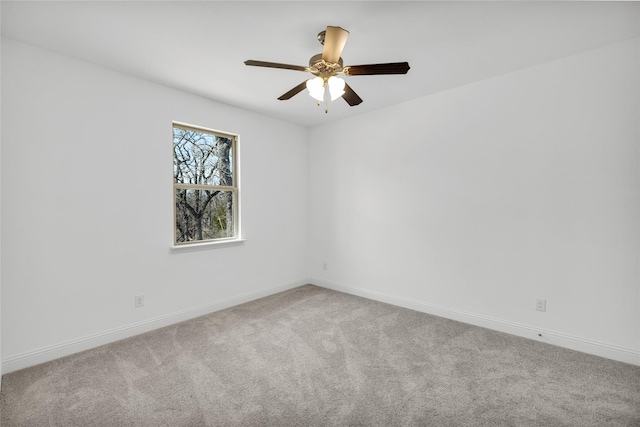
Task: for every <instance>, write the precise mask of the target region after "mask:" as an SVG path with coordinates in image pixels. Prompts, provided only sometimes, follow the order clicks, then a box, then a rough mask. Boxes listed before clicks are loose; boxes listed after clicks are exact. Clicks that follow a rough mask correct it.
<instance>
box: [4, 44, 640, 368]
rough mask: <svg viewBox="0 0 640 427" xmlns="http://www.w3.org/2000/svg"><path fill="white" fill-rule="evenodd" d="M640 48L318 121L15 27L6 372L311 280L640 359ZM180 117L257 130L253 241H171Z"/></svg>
mask: <svg viewBox="0 0 640 427" xmlns="http://www.w3.org/2000/svg"><path fill="white" fill-rule="evenodd" d="M639 45H640V42H639V41H638V39H636V40H632V41H628V42H623V43H619V44H616V45H612V46H609V47H605V48H602V49H599V50H595V51H591V52H587V53H585V54H581V55H576V56H572V57H569V58H565V59H563V60H559V61H554V62H551V63H547V64H543V65H540V66H537V67H534V68H530V69H526V70H522V71H519V72H516V73H511V74H508V75H504V76H500V77H496V78H493V79H490V80H486V81H483V82H479V83H476V84H472V85H469V86H465V87H462V88H458V89H455V90H451V91H447V92H444V93H440V94H437V95H434V96H430V97H425V98H422V99H418V100H416V101H413V102H409V103H405V104H402V105H399V106H395V107H390V108H388V109H385V110H383V111H377V112H373V113H369V114H363V115H361V116H357V117H355V118H352V119H349V120H344V121H341V122H337V123H334V124H331V125H327V126H323V127H318V128H314V129H312V130H311V131H310V132H309V131H308V130H307V129H304V128H301V127H297V126H294V125H291V124H287V123H284V122H281V121H277V120H274V119H271V118H266V117H263V116H260V115H257V114H252V113H249V112H247V111H243V110H239V109H235V108H232V107H229V106H225V105H222V104H218V103H215V102H212V101H208V100H205V99H203V98H199V97H197V96H192V95H189V94H186V93H183V92H180V91H177V90H173V89H170V88H166V87H162V86H158V85H155V84H152V83H149V82H146V81H143V80H139V79H135V78H132V77H127V76H125V75H122V74H119V73H116V72H112V71H109V70H106V69H104V68H100V67H97V66H93V65H90V64H87V63H84V62H80V61H75V60H72V59H70V58H67V57H64V56H61V55H57V54H54V53H51V52H48V51H44V50H40V49H37V48H33V47H30V46H27V45H24V44H21V43H17V42H14V41H10V40H6V39H3V40H2V74H1V79H2V106H1V108H2V117H1V119H2V124H3V126H2V129H1V136H2V147H1V148H2V156H1V160H0V161H1V165H0V167H1V173H2V174H1V185H2V204H1V217H2V229H1V232H2V252H1V256H2V271H1V281H2V302H1V304H2V306H1V310H2V311H1V315H2V360H3V361H4V364H3V370H4V371H5V372H7V371H11V370H14V369H19V368H21V367H24V366H28V365H30V364H33V363H38V362H41V361H44V360H49V359H51V358H54V357H58V356H60V355H63V354H68V353H71V352H73V351H78V350H81V349H83V348H89V347H91V346H94V345H97V344H101V343H103V342H108V341H111V340H115V339H118V338H121V337H123V336H128V335H131V334H134V333H137V332H141V331H143V330H145V329H151V328H153V327H157V326H159V325H162V324H168V323H171V322H173V321H176V320H180V319H182V318H186V317H189V316H194V315H197V314H201V313H204V312H207V311H212V310H214V309H217V308H221V307H224V306H228V305H231V304H235V303H239V302H242V301H243V300H247V299H251V298H255V297H258V296H262V295H266V294H268V293H272V292H275V291H277V290H281V289H286V288H288V287H292V286H296V285H299V284H302V283H304V282H305V281H306V280H305V278H307V277H310V276H311V277H313V278H314V279H313V281H314V282H315V283H317V284H321V285H325V286H329V287H334V288H337V289H341V290H344V291H348V292H353V293H358V294H361V295H364V296H368V297H372V298H377V299H381V300H385V301H389V302H393V303H396V304H400V305H405V306H410V307H412V308H416V309H421V310H424V311H429V312H434V313H437V314H441V315H445V316H449V317H453V318H458V319H461V320H465V321H469V322H472V323H476V324H481V325H484V326H489V327H493V328H495V329H500V330H506V331H509V332H512V333H517V334H520V335H525V336H530V337H532V338H536V339H537V333H538V332H543V337H542V339H543V340H547V341H549V342H552V343H556V344H560V345H565V346H568V347H572V348H577V349H580V350H583V351H588V352H591V353H595V354H600V355H604V356H607V357H612V358H615V359H618V360H625V361H629V362H632V363H638V364H640V356H639V355H640V342H639V341H640V286H639V284H638V283H639V280H638V279H639V275H640V260H639V258H638V256H639V252H640V251H639V243H638V241H639V239H640V227H639V223H640V208H639V205H640V203H639V200H638V198H639V189H640V174H639V164H638V163H639V162H638V158H639V144H638V141H639V139H640V130H639V126H638V115H639V113H640V107H639V105H638V104H639V101H638V98H639V94H640V87H639V86H640V85H639V84H638V83H639V79H638V76H639V75H640V67H639V65H638V63H639V59H638V56H639V54H638V52H639ZM410 72H415V70H411V71H410ZM172 120H177V121H183V122H188V123H193V124H196V125H202V126H206V127H211V128H216V129H220V130H226V131H229V132H236V133H239V134H240V135H241V151H242V152H241V154H242V208H243V234H244V236H245V237H246V238H247V239H248V240H247V242H246V243H245V244H243V245H238V246H232V247H226V248H218V249H209V250H197V251H188V252H180V253H175V252H171V251H170V250H169V246H170V243H171V239H172V228H171V225H172V218H171V215H172V214H171V209H172V206H171V203H172V202H171V151H170V147H171V145H170V144H171V140H170V139H169V138H170V136H169V135H170V132H171V121H172ZM307 142H309V144H307ZM308 170H310V172H308ZM276 185H277V188H276V187H275V186H276ZM279 206H280V207H279ZM309 230H311V236H310V242H311V247H312V250H311V253H310V254H309V253H308V251H307V246H308V243H309V234H308V232H309ZM308 260H310V264H309V263H308V262H307V261H308ZM325 261H326V262H327V263H328V270H323V269H322V263H323V262H325ZM203 270H206V271H204V272H203ZM206 272H209V273H210V274H203V273H206ZM310 273H311V274H310ZM136 294H144V295H145V307H143V308H139V309H135V308H134V307H133V295H136ZM537 297H543V298H547V305H548V310H547V312H546V313H541V312H536V311H535V310H533V305H534V301H535V298H537Z"/></svg>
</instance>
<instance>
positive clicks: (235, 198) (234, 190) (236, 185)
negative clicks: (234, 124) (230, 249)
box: [171, 121, 244, 249]
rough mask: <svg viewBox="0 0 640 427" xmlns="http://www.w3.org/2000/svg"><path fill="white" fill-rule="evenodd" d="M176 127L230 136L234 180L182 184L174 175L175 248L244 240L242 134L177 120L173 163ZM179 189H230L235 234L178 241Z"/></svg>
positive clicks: (172, 155) (222, 244) (218, 244)
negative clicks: (223, 182) (241, 179)
mask: <svg viewBox="0 0 640 427" xmlns="http://www.w3.org/2000/svg"><path fill="white" fill-rule="evenodd" d="M175 128H180V129H184V130H190V131H195V132H202V133H209V134H214V135H216V136H221V137H224V138H229V139H231V141H232V148H231V149H232V154H231V158H232V164H231V170H232V177H233V178H232V181H233V185H231V186H223V185H199V184H182V183H176V182H175V180H174V178H173V176H172V179H171V180H172V182H173V186H172V192H173V197H172V200H173V216H172V218H173V223H172V225H173V233H172V234H173V244H172V248H173V249H183V248H193V249H196V248H201V247H209V246H228V245H234V244H237V243H239V242H244V239H242V237H241V224H240V135H238V134H234V133H230V132H225V131H220V130H216V129H210V128H206V127H202V126H196V125H191V124H188V123H183V122H177V121H174V122H172V124H171V133H172V143H171V149H172V150H171V159H172V163H174V145H173V131H174V129H175ZM178 189H193V190H219V191H228V192H230V193H231V194H232V204H233V236H232V237H224V238H217V239H207V240H194V241H190V242H178V241H177V240H178V233H177V227H176V222H177V216H176V215H177V208H176V190H178Z"/></svg>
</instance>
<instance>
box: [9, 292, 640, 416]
mask: <svg viewBox="0 0 640 427" xmlns="http://www.w3.org/2000/svg"><path fill="white" fill-rule="evenodd" d="M1 398H2V426H3V427H10V426H65V427H70V426H83V427H90V426H154V427H155V426H172V427H178V426H236V425H238V426H239V425H242V426H257V425H260V426H561V425H569V426H605V425H606V426H640V367H637V366H632V365H628V364H624V363H619V362H614V361H611V360H607V359H602V358H599V357H595V356H589V355H586V354H582V353H578V352H574V351H571V350H566V349H561V348H558V347H554V346H550V345H547V344H544V343H540V342H536V341H532V340H527V339H524V338H519V337H514V336H510V335H507V334H503V333H499V332H494V331H490V330H487V329H483V328H479V327H475V326H470V325H467V324H463V323H459V322H455V321H451V320H446V319H443V318H439V317H435V316H431V315H427V314H424V313H418V312H415V311H411V310H407V309H403V308H398V307H394V306H391V305H387V304H383V303H379V302H375V301H370V300H366V299H363V298H358V297H354V296H351V295H346V294H342V293H339V292H334V291H331V290H327V289H322V288H319V287H315V286H311V285H307V286H303V287H300V288H296V289H292V290H290V291H286V292H283V293H280V294H277V295H273V296H270V297H267V298H262V299H260V300H256V301H253V302H250V303H247V304H243V305H240V306H236V307H233V308H230V309H227V310H223V311H219V312H216V313H212V314H209V315H207V316H203V317H199V318H197V319H194V320H191V321H187V322H183V323H180V324H177V325H173V326H170V327H167V328H163V329H159V330H157V331H153V332H150V333H147V334H144V335H140V336H137V337H133V338H130V339H126V340H123V341H120V342H117V343H113V344H109V345H106V346H103V347H99V348H96V349H93V350H89V351H86V352H83V353H79V354H75V355H72V356H69V357H65V358H62V359H59V360H55V361H52V362H49V363H46V364H43V365H39V366H35V367H32V368H29V369H25V370H22V371H18V372H14V373H11V374H8V375H5V376H4V379H3V387H2V395H1Z"/></svg>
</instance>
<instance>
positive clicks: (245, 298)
mask: <svg viewBox="0 0 640 427" xmlns="http://www.w3.org/2000/svg"><path fill="white" fill-rule="evenodd" d="M308 283H309V279H299V280H296V281H293V282H290V283H286V284H281V285H277V286H273V287H269V288H265V289H260V290H257V291H252V292H248V293H246V294H242V295H238V296H235V297H232V298H227V299H224V300H220V301H216V302H213V303H209V304H203V305H201V306H198V307H194V308H190V309H187V310H182V311H179V312H175V313H171V314H168V315H166V316H161V317H157V318H154V319H149V320H145V321H143V322H138V323H134V324H131V325H127V326H123V327H120V328H116V329H111V330H109V331H105V332H101V333H97V334H93V335H89V336H86V337H83V338H79V339H76V340H71V341H66V342H62V343H60V344H56V345H53V346H50V347H45V348H40V349H37V350H33V351H28V352H25V353H21V354H16V355H14V356H10V357H7V358H6V359H2V364H1V366H2V374H7V373H9V372H13V371H17V370H20V369H24V368H28V367H29V366H34V365H39V364H41V363H44V362H48V361H51V360H54V359H58V358H60V357H64V356H68V355H70V354H73V353H78V352H80V351H84V350H89V349H91V348H95V347H99V346H101V345H104V344H109V343H112V342H115V341H119V340H121V339H125V338H129V337H132V336H135V335H139V334H142V333H145V332H149V331H152V330H154V329H158V328H162V327H165V326H169V325H173V324H175V323H179V322H183V321H185V320H189V319H193V318H196V317H199V316H203V315H205V314H209V313H213V312H215V311H219V310H223V309H225V308H229V307H233V306H235V305H238V304H243V303H245V302H249V301H253V300H256V299H258V298H263V297H266V296H269V295H273V294H276V293H278V292H282V291H286V290H289V289H293V288H297V287H298V286H302V285H305V284H308Z"/></svg>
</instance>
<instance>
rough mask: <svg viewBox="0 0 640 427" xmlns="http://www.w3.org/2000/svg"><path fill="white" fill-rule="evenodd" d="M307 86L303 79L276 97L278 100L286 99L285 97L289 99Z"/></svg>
mask: <svg viewBox="0 0 640 427" xmlns="http://www.w3.org/2000/svg"><path fill="white" fill-rule="evenodd" d="M306 87H307V81H306V80H305V81H303V82H302V83H300V84H299V85H298V86H296V87H294V88H293V89H291V90H290V91H289V92H287V93H285V94H283V95H282V96H280V97H279V98H278V99H279V100H280V101H286V100H287V99H291V98H292V97H293V96H294V95H297V94H299V93H300V92H302V91H303V90H305V89H306Z"/></svg>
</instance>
